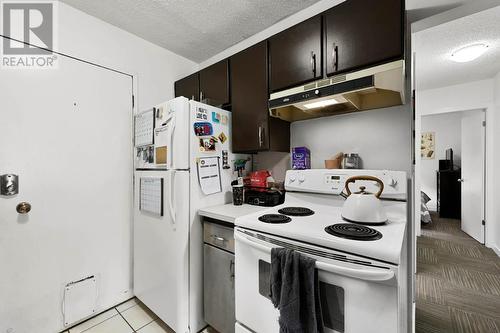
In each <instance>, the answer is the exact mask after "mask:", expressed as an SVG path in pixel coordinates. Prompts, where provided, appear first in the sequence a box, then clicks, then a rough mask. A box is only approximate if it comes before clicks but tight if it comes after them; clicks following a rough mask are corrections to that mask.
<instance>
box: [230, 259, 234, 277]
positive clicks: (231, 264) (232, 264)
mask: <svg viewBox="0 0 500 333" xmlns="http://www.w3.org/2000/svg"><path fill="white" fill-rule="evenodd" d="M229 274H231V280H234V260H231V262H230V263H229Z"/></svg>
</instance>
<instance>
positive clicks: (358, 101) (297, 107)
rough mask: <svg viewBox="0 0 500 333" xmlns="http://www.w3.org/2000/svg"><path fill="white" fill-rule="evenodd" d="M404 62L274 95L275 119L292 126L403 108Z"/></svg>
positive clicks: (271, 102) (324, 80) (272, 105)
mask: <svg viewBox="0 0 500 333" xmlns="http://www.w3.org/2000/svg"><path fill="white" fill-rule="evenodd" d="M404 82H405V75H404V61H403V60H398V61H394V62H390V63H387V64H383V65H379V66H375V67H371V68H368V69H364V70H360V71H357V72H352V73H348V74H343V75H337V76H333V77H331V78H328V79H322V80H319V81H315V82H312V83H308V84H306V85H303V86H300V87H296V88H291V89H287V90H284V91H280V92H276V93H273V94H271V98H270V100H269V112H270V114H271V116H272V117H276V118H280V119H283V120H286V121H289V122H293V121H298V120H305V119H312V118H319V117H326V116H332V115H338V114H343V113H350V112H356V111H364V110H370V109H379V108H386V107H390V106H396V105H402V104H404V101H405V96H404V90H405V89H404V86H405V84H404Z"/></svg>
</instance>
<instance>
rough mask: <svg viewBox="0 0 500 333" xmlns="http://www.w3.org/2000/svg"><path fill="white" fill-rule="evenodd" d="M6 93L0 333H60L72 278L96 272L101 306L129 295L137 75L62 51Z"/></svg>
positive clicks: (6, 77) (0, 133)
mask: <svg viewBox="0 0 500 333" xmlns="http://www.w3.org/2000/svg"><path fill="white" fill-rule="evenodd" d="M0 40H1V38H0ZM0 96H1V97H0V174H6V173H14V174H17V175H19V194H18V195H16V196H13V197H5V196H3V197H2V196H0V263H1V269H0V271H1V273H0V300H1V301H0V332H16V333H32V332H39V333H54V332H58V331H61V330H62V329H63V328H64V322H63V318H64V316H63V291H64V286H65V285H66V284H67V283H68V282H72V281H77V280H79V279H82V278H85V277H88V276H90V275H95V276H96V277H97V285H98V292H99V296H98V300H97V307H96V311H97V312H98V311H101V310H104V309H106V308H108V307H110V306H113V305H115V304H116V303H118V302H120V301H123V300H125V299H127V298H129V297H130V296H131V295H130V294H131V293H130V290H131V273H132V272H131V271H132V267H131V215H132V209H131V207H132V189H133V187H132V171H133V170H132V162H133V161H132V147H131V142H132V103H131V100H132V99H131V96H132V78H131V77H130V76H127V75H124V74H119V73H116V72H113V71H110V70H106V69H103V68H99V67H96V66H92V65H89V64H85V63H83V62H79V61H76V60H72V59H69V58H66V57H63V56H60V57H59V68H58V69H53V70H52V69H48V70H0ZM23 201H26V202H29V203H30V204H31V206H32V209H31V211H30V212H29V213H28V214H18V213H17V211H16V205H17V204H18V203H20V202H23ZM66 310H67V311H71V309H70V308H69V305H68V304H67V308H66ZM77 320H78V319H77ZM70 324H71V323H70Z"/></svg>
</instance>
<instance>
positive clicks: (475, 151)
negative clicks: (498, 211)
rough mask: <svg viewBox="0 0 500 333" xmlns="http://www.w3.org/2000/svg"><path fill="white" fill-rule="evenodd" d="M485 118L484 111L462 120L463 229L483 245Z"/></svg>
mask: <svg viewBox="0 0 500 333" xmlns="http://www.w3.org/2000/svg"><path fill="white" fill-rule="evenodd" d="M484 119H485V115H484V111H483V110H475V111H467V112H464V113H463V118H462V177H461V179H460V181H461V182H462V230H463V231H464V232H466V233H467V234H469V235H470V236H471V237H473V238H475V239H476V240H477V241H479V242H481V243H484V226H483V223H482V221H483V219H484V184H485V181H484V167H485V164H484V163H485V161H484V159H485V127H484V126H483V121H484Z"/></svg>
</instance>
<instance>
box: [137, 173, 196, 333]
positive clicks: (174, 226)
mask: <svg viewBox="0 0 500 333" xmlns="http://www.w3.org/2000/svg"><path fill="white" fill-rule="evenodd" d="M141 178H142V179H147V178H153V179H162V180H163V198H162V203H163V207H164V209H163V216H160V214H155V213H150V212H148V211H146V210H145V209H144V207H141V205H140V202H141V191H143V192H144V193H142V195H144V194H147V192H146V191H145V190H144V188H143V189H142V190H141V188H140V187H141V186H140V184H141ZM134 200H135V205H134V206H135V208H134V293H135V295H136V296H137V297H138V298H139V299H140V300H141V301H142V302H143V303H144V304H145V305H146V306H147V307H148V308H150V309H151V310H152V311H153V312H154V313H155V314H156V315H157V316H158V317H159V318H160V319H161V320H163V321H164V322H165V323H166V324H167V325H168V326H170V327H171V328H172V329H174V330H175V332H187V331H188V325H189V317H188V313H189V288H188V287H189V286H188V281H189V275H188V273H189V270H188V264H189V262H188V260H189V259H188V258H189V251H188V249H189V242H188V235H189V172H187V171H176V170H169V171H138V172H136V174H135V199H134ZM152 200H154V199H152ZM143 206H144V201H143Z"/></svg>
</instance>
